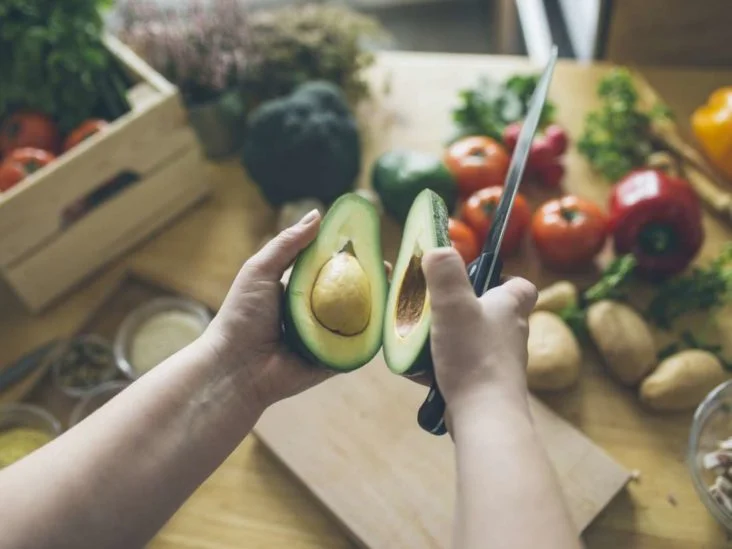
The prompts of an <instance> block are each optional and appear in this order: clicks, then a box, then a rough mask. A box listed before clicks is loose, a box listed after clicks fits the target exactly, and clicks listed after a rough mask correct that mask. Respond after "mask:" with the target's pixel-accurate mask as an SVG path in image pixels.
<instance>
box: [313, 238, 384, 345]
mask: <svg viewBox="0 0 732 549" xmlns="http://www.w3.org/2000/svg"><path fill="white" fill-rule="evenodd" d="M310 301H311V308H312V311H313V315H314V316H315V318H316V320H317V321H318V322H319V323H320V324H321V325H322V326H323V327H324V328H326V329H328V330H330V331H331V332H335V333H337V334H340V335H344V336H355V335H358V334H360V333H361V332H363V331H364V330H365V329H366V327H367V326H368V325H369V320H370V319H371V285H370V284H369V280H368V277H367V276H366V272H365V271H364V269H363V267H362V266H361V264H360V263H359V261H358V259H357V258H356V257H355V256H354V255H352V254H350V253H348V252H347V251H341V252H339V253H337V254H336V255H335V256H333V257H332V258H331V259H329V260H328V261H327V262H326V263H325V265H323V267H322V268H321V269H320V272H319V273H318V276H317V278H316V279H315V283H314V284H313V288H312V293H311V295H310Z"/></svg>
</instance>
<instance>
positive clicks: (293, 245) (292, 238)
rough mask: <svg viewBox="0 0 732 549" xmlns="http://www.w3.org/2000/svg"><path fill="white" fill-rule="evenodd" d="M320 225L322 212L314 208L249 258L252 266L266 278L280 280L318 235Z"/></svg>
mask: <svg viewBox="0 0 732 549" xmlns="http://www.w3.org/2000/svg"><path fill="white" fill-rule="evenodd" d="M319 226H320V213H319V212H318V210H313V211H311V212H310V213H308V214H307V215H305V217H303V218H302V219H301V220H300V222H298V223H296V224H295V225H293V226H292V227H288V228H287V229H285V230H284V231H282V232H281V233H280V234H278V235H277V236H275V237H274V238H273V239H272V240H270V241H269V242H268V243H267V244H265V246H264V247H263V248H262V249H261V250H260V251H259V252H258V253H257V254H255V255H254V256H253V257H252V258H251V259H250V260H249V265H250V267H251V268H252V269H254V270H256V271H257V272H258V273H259V274H260V276H262V277H263V278H265V279H266V280H280V279H281V278H282V275H283V273H284V271H285V270H286V269H287V268H288V267H289V266H290V264H291V263H292V262H293V261H295V258H297V254H299V253H300V251H302V249H303V248H305V247H306V246H307V245H308V244H310V242H312V241H313V239H314V238H315V237H316V236H317V234H318V227H319Z"/></svg>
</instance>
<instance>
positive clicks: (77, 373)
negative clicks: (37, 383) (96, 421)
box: [52, 334, 117, 398]
mask: <svg viewBox="0 0 732 549" xmlns="http://www.w3.org/2000/svg"><path fill="white" fill-rule="evenodd" d="M52 371H53V377H54V382H55V384H56V387H57V388H58V389H59V390H60V391H61V392H63V393H64V394H66V395H68V396H70V397H73V398H79V397H82V396H84V395H85V394H87V393H88V392H90V391H92V390H93V389H94V388H95V387H97V386H98V385H100V384H102V383H104V382H105V381H109V380H111V379H113V378H114V377H116V375H117V370H116V365H115V361H114V353H113V352H112V345H111V343H110V342H109V341H107V340H106V339H104V338H103V337H100V336H98V335H95V334H87V335H82V336H79V337H76V338H73V339H71V340H70V341H69V342H68V345H67V346H66V347H65V349H63V351H62V352H61V353H60V354H59V356H58V357H57V358H56V359H55V360H54V362H53V365H52Z"/></svg>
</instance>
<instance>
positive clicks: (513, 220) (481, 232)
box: [462, 187, 531, 256]
mask: <svg viewBox="0 0 732 549" xmlns="http://www.w3.org/2000/svg"><path fill="white" fill-rule="evenodd" d="M502 194H503V187H488V188H487V189H481V190H479V191H478V192H476V193H473V194H472V195H470V198H468V200H467V201H466V202H465V204H463V209H462V219H463V221H465V223H466V224H467V225H468V226H469V227H471V228H472V229H473V230H474V231H475V234H476V235H477V236H478V241H479V242H478V244H479V246H480V247H482V246H483V243H484V242H485V239H486V237H487V236H488V231H489V230H490V228H491V223H492V222H493V215H494V214H495V211H496V208H498V202H499V201H500V200H501V195H502ZM530 222H531V209H530V208H529V205H528V203H527V202H526V199H525V198H524V197H523V196H521V195H520V194H517V195H516V199H515V200H514V202H513V209H512V210H511V217H510V218H509V220H508V227H506V233H505V234H504V236H503V242H502V244H501V255H502V256H505V255H510V254H512V253H514V252H515V251H516V250H517V249H518V248H519V246H520V245H521V240H522V239H523V237H524V234H525V233H526V229H527V227H528V225H529V223H530Z"/></svg>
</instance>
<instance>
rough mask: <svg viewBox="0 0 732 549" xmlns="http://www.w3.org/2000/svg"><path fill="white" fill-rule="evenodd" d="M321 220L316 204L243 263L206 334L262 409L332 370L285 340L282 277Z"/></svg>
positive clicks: (229, 372) (229, 373)
mask: <svg viewBox="0 0 732 549" xmlns="http://www.w3.org/2000/svg"><path fill="white" fill-rule="evenodd" d="M319 226H320V214H319V213H318V212H317V210H313V211H312V212H310V213H309V214H307V215H306V216H305V217H303V218H302V220H301V221H300V222H299V223H297V224H295V225H293V226H292V227H289V228H287V229H285V230H284V231H282V232H281V233H280V234H278V235H277V236H275V237H274V238H273V239H272V240H270V241H269V242H268V243H267V244H266V245H265V246H264V247H263V248H262V249H261V250H260V251H259V252H258V253H256V254H255V255H254V256H252V257H251V258H250V259H249V260H248V261H247V262H246V263H244V266H243V267H242V268H241V270H240V271H239V274H238V275H237V276H236V279H235V280H234V283H233V284H232V286H231V289H230V290H229V293H228V294H227V296H226V298H225V300H224V303H223V305H222V306H221V309H220V310H219V312H218V314H217V315H216V317H215V318H214V320H213V321H212V322H211V324H210V326H209V328H208V330H207V331H206V334H205V336H204V340H206V342H207V344H208V345H209V347H210V348H211V349H213V351H214V356H215V357H216V361H217V364H218V366H219V367H221V368H224V369H225V371H226V374H227V377H230V378H232V379H233V380H234V381H235V383H237V385H238V386H239V387H240V388H241V393H242V395H243V397H244V398H246V399H247V400H248V401H249V403H248V405H249V406H252V407H254V408H256V409H257V410H260V411H263V410H264V409H265V408H266V407H267V406H269V405H270V404H273V403H274V402H276V401H278V400H281V399H283V398H287V397H289V396H292V395H295V394H297V393H300V392H302V391H304V390H305V389H308V388H310V387H312V386H313V385H316V384H317V383H320V382H321V381H323V380H325V379H327V378H328V377H330V376H331V375H332V374H331V372H329V371H328V370H326V369H324V368H318V367H314V366H313V365H311V364H308V363H306V362H305V361H304V360H302V359H301V358H300V357H298V356H297V355H295V354H294V353H292V352H291V351H290V350H289V349H288V348H287V347H286V345H285V344H284V342H283V341H282V299H283V289H284V287H283V284H282V280H283V277H284V276H285V273H286V271H287V270H288V268H289V266H290V265H291V263H293V262H294V261H295V258H296V257H297V254H298V253H300V251H301V250H302V249H303V248H305V247H306V246H307V245H308V244H309V243H310V242H311V241H312V240H313V239H314V238H315V237H316V236H317V234H318V227H319Z"/></svg>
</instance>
